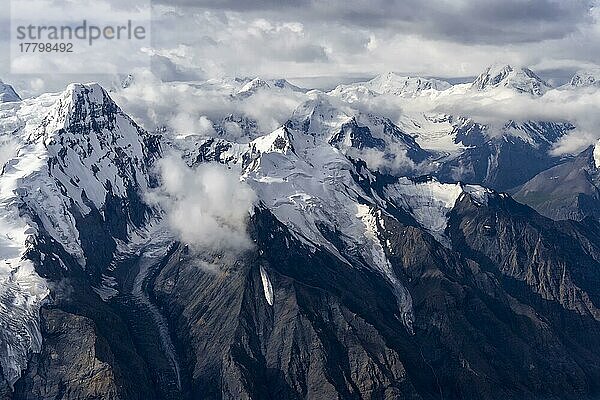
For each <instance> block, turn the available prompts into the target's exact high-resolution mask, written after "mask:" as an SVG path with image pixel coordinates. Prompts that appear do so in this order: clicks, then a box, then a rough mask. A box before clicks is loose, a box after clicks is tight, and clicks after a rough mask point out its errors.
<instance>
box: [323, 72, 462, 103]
mask: <svg viewBox="0 0 600 400" xmlns="http://www.w3.org/2000/svg"><path fill="white" fill-rule="evenodd" d="M450 87H451V85H450V84H449V83H448V82H446V81H442V80H439V79H433V78H422V77H410V76H402V75H398V74H396V73H394V72H387V73H384V74H381V75H378V76H376V77H375V78H373V79H371V80H369V81H367V82H357V83H352V84H348V85H338V86H337V87H336V88H335V89H333V90H332V91H331V92H329V94H331V95H333V96H337V97H340V98H341V99H343V100H344V101H350V102H352V101H354V100H356V99H359V98H362V97H365V96H372V97H374V96H377V95H382V94H387V95H392V96H400V97H416V96H419V95H421V94H422V93H423V92H427V91H443V90H446V89H448V88H450Z"/></svg>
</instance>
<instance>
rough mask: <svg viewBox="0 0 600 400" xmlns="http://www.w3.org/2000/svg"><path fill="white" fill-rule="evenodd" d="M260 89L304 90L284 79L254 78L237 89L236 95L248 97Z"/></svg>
mask: <svg viewBox="0 0 600 400" xmlns="http://www.w3.org/2000/svg"><path fill="white" fill-rule="evenodd" d="M262 89H277V90H289V91H293V92H304V91H305V90H304V89H302V88H300V87H298V86H296V85H292V84H291V83H289V82H288V81H287V80H285V79H269V80H264V79H261V78H254V79H252V80H250V81H248V82H247V83H246V84H244V86H242V87H241V88H240V89H239V90H238V92H237V95H238V96H241V97H248V96H251V95H253V94H254V93H256V92H258V91H259V90H262Z"/></svg>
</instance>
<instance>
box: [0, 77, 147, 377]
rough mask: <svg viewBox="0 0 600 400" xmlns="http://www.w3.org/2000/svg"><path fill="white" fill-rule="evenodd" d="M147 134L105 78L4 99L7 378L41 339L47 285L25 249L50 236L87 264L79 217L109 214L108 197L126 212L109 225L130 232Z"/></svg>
mask: <svg viewBox="0 0 600 400" xmlns="http://www.w3.org/2000/svg"><path fill="white" fill-rule="evenodd" d="M142 134H143V131H142V130H141V129H140V128H139V127H138V126H137V125H136V124H135V123H134V122H133V121H132V120H131V119H130V118H129V117H128V116H127V115H125V114H124V113H123V112H122V111H121V110H120V108H119V107H118V106H117V105H116V104H115V103H114V102H113V101H112V99H111V98H110V97H109V95H108V93H107V92H106V91H105V90H104V89H103V88H102V87H101V86H100V85H98V84H86V85H82V84H73V85H69V86H68V87H67V89H66V90H65V91H64V92H62V93H54V94H45V95H42V96H39V97H36V98H32V99H26V100H23V101H21V102H18V103H15V105H14V106H13V107H2V108H0V140H1V141H2V142H10V143H11V146H9V147H8V148H9V151H8V153H7V154H6V157H5V158H3V160H2V162H3V164H4V165H3V167H2V173H1V174H0V207H1V208H2V209H3V213H2V215H1V216H0V228H1V229H0V231H2V233H3V236H2V238H0V257H1V260H0V264H1V265H2V267H0V298H1V299H2V308H0V321H3V323H2V326H3V327H5V328H3V329H2V330H0V331H1V332H0V343H2V344H1V345H0V366H1V367H2V371H3V374H4V376H5V377H7V379H8V381H9V382H14V381H15V380H16V379H17V378H18V377H19V375H20V371H21V370H22V369H23V368H24V366H25V363H26V361H27V354H28V353H29V352H30V351H38V350H39V348H40V334H39V323H38V318H39V316H38V313H39V308H40V306H41V304H42V302H43V301H44V298H45V297H46V295H47V293H48V291H47V289H46V285H45V282H44V280H43V279H42V278H40V277H39V276H38V275H37V273H36V272H35V270H34V267H33V263H32V262H31V261H29V260H28V259H27V256H26V253H27V251H28V249H30V247H31V245H32V243H34V242H35V241H36V237H38V236H39V235H42V234H43V235H47V236H49V237H50V238H51V239H52V240H53V241H55V242H56V243H57V245H60V246H62V248H63V249H64V250H65V251H66V252H68V253H69V254H70V255H71V256H72V257H73V258H74V259H75V260H77V261H78V262H79V263H80V265H81V266H83V267H87V264H88V261H89V260H88V254H87V253H86V250H85V246H84V244H83V241H82V240H81V238H80V231H79V228H80V226H79V225H78V224H80V223H81V221H82V219H84V218H85V217H86V216H87V215H89V214H90V213H91V212H92V211H94V212H98V213H99V214H100V218H101V219H103V220H108V219H109V218H110V217H109V214H111V213H113V211H109V210H108V209H107V203H108V202H110V203H111V204H112V205H113V206H114V205H115V204H120V205H119V208H120V211H119V213H122V214H119V216H118V218H119V219H121V221H120V222H118V223H114V224H113V225H112V226H113V227H115V229H114V231H113V232H111V233H112V234H113V235H115V237H122V238H124V237H126V236H127V234H128V233H129V231H130V230H131V229H132V227H133V226H134V225H135V222H134V221H135V220H137V218H136V217H135V216H134V213H130V212H129V210H128V207H129V206H130V205H131V204H132V202H134V200H135V193H136V191H137V190H138V189H140V188H144V187H147V185H148V176H147V172H146V168H147V162H148V152H147V150H146V148H145V145H144V141H143V137H142ZM123 199H126V201H124V202H123V203H121V200H123ZM33 221H37V222H33ZM121 227H122V228H121ZM7 299H13V301H12V302H11V301H9V300H7Z"/></svg>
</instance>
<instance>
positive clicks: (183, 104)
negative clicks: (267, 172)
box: [113, 71, 304, 139]
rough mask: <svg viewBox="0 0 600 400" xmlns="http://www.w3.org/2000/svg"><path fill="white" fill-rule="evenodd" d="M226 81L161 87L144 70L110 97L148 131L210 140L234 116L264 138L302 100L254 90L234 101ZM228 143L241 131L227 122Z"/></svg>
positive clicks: (286, 93)
mask: <svg viewBox="0 0 600 400" xmlns="http://www.w3.org/2000/svg"><path fill="white" fill-rule="evenodd" d="M227 82H229V81H227V80H224V81H219V83H218V84H217V85H216V86H217V87H218V89H215V88H214V87H213V86H211V85H209V84H204V85H196V84H188V83H178V82H169V83H165V82H161V81H160V80H159V79H157V78H156V77H155V76H154V75H152V74H151V73H149V72H147V71H139V74H135V79H134V82H133V84H132V85H131V86H130V87H128V88H127V89H125V90H121V91H118V92H115V93H114V95H113V97H114V99H115V100H116V101H117V103H118V104H119V105H120V106H121V107H122V108H123V109H124V110H125V111H126V112H127V113H129V114H130V115H131V116H132V117H133V118H134V119H135V120H136V121H138V122H139V123H141V124H142V125H143V126H144V127H145V128H147V129H148V130H153V129H155V128H157V127H162V126H168V127H169V128H171V129H172V130H173V132H174V133H175V134H191V133H194V134H199V135H202V136H213V135H214V134H215V132H214V129H213V128H212V124H213V123H218V122H220V121H221V120H222V119H223V118H225V117H227V116H229V115H231V114H234V115H244V116H246V117H248V118H251V119H252V120H254V121H256V122H257V124H258V129H259V131H260V132H263V133H268V132H271V131H273V130H274V129H276V128H278V127H280V126H281V125H283V123H285V122H286V121H287V119H288V118H289V116H290V115H291V113H292V111H293V110H294V109H295V108H296V107H297V106H298V105H299V104H300V103H301V102H302V101H303V100H304V97H303V96H304V95H303V94H302V93H300V92H291V91H284V90H277V89H273V90H265V91H258V92H257V93H255V94H253V95H252V96H249V97H245V98H233V97H232V94H233V93H235V91H236V88H239V87H241V84H240V83H239V82H234V83H232V84H231V85H232V86H231V90H226V89H223V87H228V83H227ZM227 132H228V133H231V134H232V135H233V137H231V138H232V139H236V138H238V137H239V134H240V132H241V131H240V130H239V127H238V129H236V127H235V126H234V125H233V124H232V123H229V124H228V126H227Z"/></svg>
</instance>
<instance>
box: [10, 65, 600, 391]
mask: <svg viewBox="0 0 600 400" xmlns="http://www.w3.org/2000/svg"><path fill="white" fill-rule="evenodd" d="M597 77H598V75H597V74H595V73H594V71H587V72H585V71H582V72H579V73H577V75H575V76H574V77H573V79H572V80H571V83H570V84H568V85H566V86H564V87H559V88H552V87H551V86H550V85H549V84H548V83H547V82H545V81H544V80H542V79H541V78H540V77H538V76H537V75H536V74H535V73H534V72H532V71H531V70H529V69H527V68H514V67H512V66H508V65H506V66H492V67H489V68H487V69H486V70H485V71H484V72H482V74H481V75H480V76H478V77H477V78H476V79H475V80H474V81H473V82H470V83H465V84H459V85H450V84H449V83H447V82H445V81H442V80H439V79H429V78H419V77H404V76H399V75H396V74H394V73H386V74H383V75H380V76H378V77H376V78H374V79H372V80H369V81H366V82H359V83H353V84H350V85H340V86H338V87H337V88H335V89H333V90H331V91H329V92H324V91H320V90H307V89H303V88H300V87H298V86H296V85H293V84H292V83H290V82H288V81H286V80H283V79H278V80H263V79H258V78H256V79H241V78H234V79H219V80H216V79H215V80H210V81H206V82H193V83H189V84H186V87H185V90H190V91H195V90H197V91H199V93H203V94H206V93H212V94H211V96H212V95H213V94H214V93H221V94H222V95H223V98H224V99H225V100H224V101H226V102H228V103H227V104H228V105H229V104H232V105H233V106H232V107H234V108H235V107H237V109H236V111H235V112H230V110H231V107H229V106H228V108H227V112H225V113H223V115H219V116H218V117H214V118H211V119H210V126H209V128H210V129H205V132H203V133H200V132H178V131H177V127H173V126H169V125H168V123H167V121H158V122H159V124H158V125H157V126H154V127H150V126H145V125H144V124H142V123H141V122H139V121H137V119H136V117H135V116H133V115H130V113H129V112H128V110H127V108H126V107H125V105H123V106H119V105H118V104H117V102H116V101H115V100H114V99H113V98H115V99H119V98H125V97H124V96H126V95H127V93H137V92H135V87H136V85H137V84H138V83H137V79H136V78H135V77H133V76H129V77H128V78H127V85H123V87H120V88H116V89H114V91H109V90H106V89H105V88H103V87H102V86H100V85H99V84H94V83H91V84H72V85H69V86H68V87H67V88H66V90H65V91H63V92H61V93H48V94H43V95H41V96H38V97H34V98H26V99H21V98H20V97H19V96H18V95H17V93H16V92H15V91H14V90H13V89H12V87H10V86H9V85H6V84H0V96H1V97H0V144H1V151H0V155H1V157H2V158H1V159H0V161H1V162H2V173H1V175H0V204H1V208H0V209H1V211H0V226H1V227H2V229H1V230H0V235H1V236H0V254H1V255H2V262H1V265H2V267H1V268H0V322H1V324H2V330H1V331H0V398H2V399H11V400H19V399H93V398H102V399H197V398H207V399H242V398H244V399H321V398H323V399H329V398H331V399H334V398H339V399H405V398H406V399H474V398H478V399H596V398H598V397H599V396H600V352H598V350H597V349H598V348H599V345H600V289H599V288H600V239H599V238H600V220H599V217H600V194H599V190H600V186H599V185H600V183H599V182H600V178H599V177H600V173H599V172H598V171H599V167H600V149H598V148H597V145H594V144H593V145H591V146H590V147H588V148H587V149H585V150H584V151H583V152H579V153H577V152H576V153H575V154H569V153H560V152H557V151H556V149H557V147H558V146H560V145H561V144H562V143H564V141H565V140H566V139H567V138H568V137H570V135H573V134H577V132H578V129H579V126H578V121H575V120H573V121H571V120H566V119H548V118H541V117H540V118H533V119H530V118H527V119H525V118H506V119H502V118H496V119H494V120H493V121H488V120H485V121H484V120H480V118H479V114H478V113H477V115H468V113H466V112H463V111H462V110H463V109H461V112H460V113H459V112H456V113H449V112H447V111H446V108H445V107H444V106H446V105H448V104H454V102H455V101H456V99H459V100H458V101H459V102H460V103H461V104H462V103H468V102H473V101H475V100H477V101H483V102H484V103H485V102H486V101H490V99H502V101H505V99H508V101H509V102H520V101H526V102H543V101H544V100H545V99H546V98H547V97H548V96H554V95H556V94H555V93H558V94H560V93H568V94H569V95H576V94H577V93H579V91H581V92H582V93H583V92H584V93H591V92H594V93H595V91H596V90H597V82H598V79H597ZM128 91H131V92H128ZM572 93H575V94H572ZM255 96H259V101H263V99H265V98H269V97H272V98H276V99H280V98H285V96H289V98H290V99H295V100H297V101H298V104H297V105H296V106H295V107H294V109H293V111H292V112H291V113H289V115H286V116H285V119H284V120H283V121H281V123H280V124H279V126H277V127H276V128H275V129H268V130H265V129H264V124H262V123H261V121H260V120H258V119H257V118H254V116H253V115H252V113H251V112H249V111H248V110H249V107H247V106H246V105H247V104H252V103H248V102H250V101H253V100H252V99H253V97H255ZM481 99H483V100H481ZM140 101H141V99H140ZM290 101H291V100H290ZM397 101H399V102H400V103H397ZM451 102H452V103H451ZM399 104H402V105H403V106H404V108H403V109H402V112H401V113H398V114H394V113H393V112H390V109H391V110H392V111H394V110H396V108H397V106H398V105H399ZM423 104H434V105H435V107H429V108H424V107H423V106H422V105H423ZM536 104H537V103H536ZM539 104H541V105H543V104H544V103H539ZM165 106H168V104H167V105H165ZM464 110H466V109H464ZM184 111H185V110H184ZM186 112H188V111H186ZM393 115H396V117H394V116H393ZM197 117H200V116H197ZM501 117H503V115H501ZM136 121H137V122H136ZM203 121H204V120H203ZM206 132H210V134H205V133H206Z"/></svg>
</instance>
